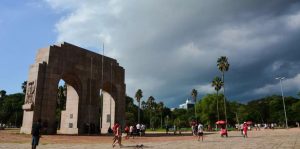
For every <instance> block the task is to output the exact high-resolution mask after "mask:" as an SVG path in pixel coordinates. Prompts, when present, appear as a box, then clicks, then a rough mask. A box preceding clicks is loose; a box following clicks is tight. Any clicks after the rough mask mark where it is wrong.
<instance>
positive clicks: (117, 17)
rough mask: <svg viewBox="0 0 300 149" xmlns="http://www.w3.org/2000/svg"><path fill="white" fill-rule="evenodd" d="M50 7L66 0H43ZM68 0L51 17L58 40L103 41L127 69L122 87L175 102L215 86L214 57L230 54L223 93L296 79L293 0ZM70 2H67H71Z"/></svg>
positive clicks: (267, 88) (299, 21)
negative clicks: (62, 11) (55, 20)
mask: <svg viewBox="0 0 300 149" xmlns="http://www.w3.org/2000/svg"><path fill="white" fill-rule="evenodd" d="M47 2H48V3H49V4H50V5H51V6H52V7H53V8H54V9H55V10H57V9H62V8H64V7H65V5H66V2H62V1H59V0H47ZM67 2H68V3H72V4H71V5H68V8H65V9H67V10H68V11H69V12H70V13H68V14H67V15H66V16H64V17H63V18H62V20H61V21H60V22H58V23H57V25H56V29H57V31H58V33H59V36H58V41H62V40H65V41H70V42H73V43H75V44H79V45H81V46H85V47H100V46H99V45H101V44H100V43H99V39H101V40H102V41H103V42H105V44H106V47H107V48H106V49H108V50H107V54H108V55H109V56H112V57H115V58H117V59H118V61H119V62H120V64H121V65H122V66H124V68H125V69H126V84H127V94H128V95H129V96H132V97H133V96H134V93H135V91H136V90H137V89H139V88H141V89H142V90H143V91H144V100H146V99H147V98H148V97H149V96H150V95H152V96H154V97H155V98H156V99H157V100H163V101H164V102H165V103H166V104H167V105H168V106H171V107H172V106H177V104H178V103H180V102H184V101H185V99H186V98H189V96H190V92H191V90H192V89H193V88H196V89H197V90H198V92H199V96H200V97H202V96H203V95H205V94H207V93H213V92H214V90H213V88H212V87H211V86H210V83H211V81H212V79H213V78H214V77H215V76H217V75H219V76H220V72H219V71H218V69H217V66H216V61H217V59H218V58H219V57H220V56H223V55H225V56H227V57H228V58H229V63H230V64H231V65H230V69H229V71H228V72H227V73H226V74H225V79H226V80H225V81H226V82H225V83H226V88H227V96H228V98H229V99H232V100H239V101H247V100H250V99H255V98H260V97H262V96H265V95H270V94H274V93H278V90H277V88H278V80H275V79H274V77H276V76H279V75H281V76H286V77H287V80H286V81H285V85H286V89H287V93H288V94H289V95H295V93H296V92H297V91H299V90H300V87H299V86H297V85H296V84H295V83H293V82H300V77H299V76H298V75H299V73H300V69H299V63H300V61H299V60H298V59H297V57H299V54H300V53H299V41H300V40H299V38H300V3H299V2H298V1H296V0H288V1H287V0H265V1H261V0H243V1H241V0H215V1H207V0H190V1H181V0H169V1H138V0H137V1H134V0H132V1H118V0H111V1H108V2H101V3H99V1H97V0H94V1H88V2H82V1H77V2H76V1H67ZM71 6H72V7H71Z"/></svg>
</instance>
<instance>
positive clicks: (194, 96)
mask: <svg viewBox="0 0 300 149" xmlns="http://www.w3.org/2000/svg"><path fill="white" fill-rule="evenodd" d="M191 95H192V97H193V99H194V102H195V105H196V103H197V95H198V92H197V90H196V89H193V90H192V92H191ZM194 109H195V118H196V119H197V116H196V106H194Z"/></svg>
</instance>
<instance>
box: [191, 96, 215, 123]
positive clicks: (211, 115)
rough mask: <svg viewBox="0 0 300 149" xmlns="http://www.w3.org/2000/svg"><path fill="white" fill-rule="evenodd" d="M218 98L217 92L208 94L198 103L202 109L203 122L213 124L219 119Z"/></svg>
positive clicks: (201, 119)
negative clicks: (217, 110)
mask: <svg viewBox="0 0 300 149" xmlns="http://www.w3.org/2000/svg"><path fill="white" fill-rule="evenodd" d="M216 98H217V95H216V94H207V95H205V96H204V97H203V98H202V99H201V101H200V102H198V103H197V105H196V106H197V109H199V110H200V112H199V114H200V116H199V117H200V121H201V122H202V123H203V124H210V125H213V124H214V123H215V122H216V121H217V117H216V115H217V112H216V110H215V109H216V102H215V101H216Z"/></svg>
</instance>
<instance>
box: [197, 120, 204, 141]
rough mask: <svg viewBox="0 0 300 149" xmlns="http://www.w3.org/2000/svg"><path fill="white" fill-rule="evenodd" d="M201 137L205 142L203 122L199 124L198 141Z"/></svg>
mask: <svg viewBox="0 0 300 149" xmlns="http://www.w3.org/2000/svg"><path fill="white" fill-rule="evenodd" d="M200 137H201V138H202V139H201V140H202V142H203V125H202V124H201V122H199V124H198V141H199V140H200Z"/></svg>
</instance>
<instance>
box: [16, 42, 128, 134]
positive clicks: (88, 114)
mask: <svg viewBox="0 0 300 149" xmlns="http://www.w3.org/2000/svg"><path fill="white" fill-rule="evenodd" d="M102 66H103V68H102ZM61 79H62V80H64V81H65V83H66V84H67V93H66V94H67V95H66V98H67V99H66V109H65V110H64V111H62V113H61V124H60V130H59V133H63V134H84V133H90V132H91V130H92V131H93V132H98V131H97V130H99V131H101V132H102V133H106V132H107V129H108V127H109V126H110V125H111V124H113V123H114V122H115V121H118V122H120V123H121V124H123V125H124V123H125V122H124V120H125V89H126V85H125V70H124V68H123V67H121V66H120V65H119V64H118V62H117V60H115V59H112V58H109V57H106V56H103V55H100V54H97V53H94V52H91V51H88V50H86V49H83V48H80V47H78V46H75V45H72V44H69V43H66V42H64V43H62V44H60V45H53V46H50V47H48V48H42V49H40V50H39V51H38V53H37V56H36V59H35V63H34V64H33V65H31V66H30V69H29V77H28V80H27V82H28V85H27V91H26V96H25V103H24V105H23V109H24V114H23V123H22V127H21V133H27V134H29V133H31V127H32V124H33V122H35V121H37V120H38V119H39V118H41V120H42V124H43V125H44V127H45V128H46V133H47V134H55V133H57V122H56V119H55V109H56V100H57V87H58V83H59V81H60V80H61ZM101 93H103V94H102V96H103V97H102V98H100V94H101ZM100 99H103V100H100ZM108 111H109V112H108Z"/></svg>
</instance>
